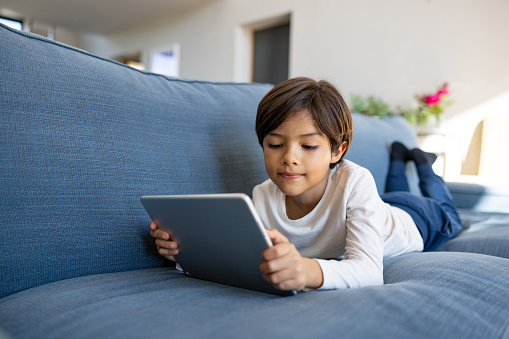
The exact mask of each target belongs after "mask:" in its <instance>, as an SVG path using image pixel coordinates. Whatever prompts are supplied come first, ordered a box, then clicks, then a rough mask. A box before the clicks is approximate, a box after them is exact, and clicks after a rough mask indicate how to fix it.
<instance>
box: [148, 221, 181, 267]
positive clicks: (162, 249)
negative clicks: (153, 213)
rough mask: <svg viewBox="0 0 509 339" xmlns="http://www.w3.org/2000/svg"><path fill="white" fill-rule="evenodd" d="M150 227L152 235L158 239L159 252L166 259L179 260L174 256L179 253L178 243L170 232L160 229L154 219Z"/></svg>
mask: <svg viewBox="0 0 509 339" xmlns="http://www.w3.org/2000/svg"><path fill="white" fill-rule="evenodd" d="M149 227H150V235H151V236H152V238H154V239H156V246H157V252H159V254H160V255H162V256H163V257H165V258H166V259H168V260H171V261H175V262H177V260H175V257H174V256H175V255H177V254H179V250H178V249H177V247H178V244H177V243H176V242H174V241H173V240H172V239H171V236H170V234H169V233H168V232H166V231H163V230H160V229H158V228H157V224H156V223H155V222H153V221H152V222H151V223H150V225H149Z"/></svg>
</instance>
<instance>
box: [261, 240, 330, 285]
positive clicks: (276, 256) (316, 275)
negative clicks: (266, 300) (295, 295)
mask: <svg viewBox="0 0 509 339" xmlns="http://www.w3.org/2000/svg"><path fill="white" fill-rule="evenodd" d="M267 233H268V235H269V237H270V239H271V240H272V242H273V243H274V246H273V247H271V248H268V249H266V250H265V251H263V253H262V259H263V261H264V262H263V263H262V264H261V265H260V271H262V273H263V278H264V279H265V280H267V281H268V282H269V283H271V284H272V285H274V287H275V288H277V289H280V290H302V289H304V288H311V289H312V288H318V287H320V286H321V285H322V284H323V274H322V269H321V268H320V265H319V264H318V262H317V261H316V260H312V259H308V258H304V257H302V256H301V255H300V253H299V251H297V249H296V248H295V246H294V245H293V244H292V243H290V242H289V241H288V239H287V238H286V237H285V236H284V235H282V234H281V233H280V232H279V231H277V230H267Z"/></svg>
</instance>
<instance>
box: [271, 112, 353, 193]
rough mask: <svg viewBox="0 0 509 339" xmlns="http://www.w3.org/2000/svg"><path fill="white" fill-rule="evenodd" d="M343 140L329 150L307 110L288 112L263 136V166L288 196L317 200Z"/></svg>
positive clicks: (344, 145) (325, 140)
mask: <svg viewBox="0 0 509 339" xmlns="http://www.w3.org/2000/svg"><path fill="white" fill-rule="evenodd" d="M345 148H346V143H343V144H342V145H341V146H340V147H339V150H338V151H337V152H334V153H333V152H332V151H331V148H330V141H329V138H328V137H327V136H326V135H325V134H323V133H322V132H321V131H320V129H319V128H318V126H317V125H316V122H315V121H314V120H313V119H312V117H311V115H310V114H309V113H308V112H307V111H302V112H297V113H294V114H291V115H290V116H288V118H286V120H285V121H283V123H282V124H281V125H280V126H279V127H277V128H276V129H275V130H273V131H271V132H270V133H269V134H267V136H265V138H264V139H263V155H264V159H265V169H266V170H267V174H268V175H269V178H270V179H271V180H272V181H273V182H274V183H275V184H276V185H277V187H279V189H280V190H281V191H282V192H283V193H284V194H286V195H287V196H288V197H291V198H293V199H295V200H296V201H297V200H299V201H300V202H301V203H318V201H319V200H320V199H321V197H322V196H323V193H324V192H325V188H326V187H327V181H328V176H329V165H330V164H331V163H336V162H337V161H339V159H340V158H341V155H342V154H343V152H344V150H345Z"/></svg>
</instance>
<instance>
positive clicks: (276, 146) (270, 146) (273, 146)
mask: <svg viewBox="0 0 509 339" xmlns="http://www.w3.org/2000/svg"><path fill="white" fill-rule="evenodd" d="M267 146H269V148H279V147H281V146H283V145H281V144H268V145H267Z"/></svg>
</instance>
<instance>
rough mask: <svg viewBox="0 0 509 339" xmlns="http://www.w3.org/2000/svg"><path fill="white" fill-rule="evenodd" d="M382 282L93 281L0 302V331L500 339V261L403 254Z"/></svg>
mask: <svg viewBox="0 0 509 339" xmlns="http://www.w3.org/2000/svg"><path fill="white" fill-rule="evenodd" d="M384 278H385V283H386V284H385V285H384V286H379V287H369V288H362V289H353V290H337V291H314V292H307V293H303V294H299V295H297V296H293V297H278V296H273V295H269V294H264V293H259V292H253V291H248V290H243V289H238V288H234V287H229V286H225V285H218V284H214V283H210V282H205V281H201V280H197V279H193V278H190V277H187V276H185V275H184V274H182V273H180V272H178V271H176V270H174V269H170V268H155V269H145V270H137V271H130V272H121V273H109V274H102V275H92V276H87V277H82V278H74V279H71V280H64V281H59V282H55V283H52V284H47V285H44V286H40V287H37V288H33V289H30V290H26V291H24V292H20V293H17V294H14V295H12V296H9V297H7V298H3V299H0V326H4V327H5V329H6V330H7V331H10V332H11V333H12V335H13V336H14V337H18V338H26V339H30V338H53V339H57V338H151V337H152V338H157V337H160V338H166V337H175V338H177V337H184V338H218V337H220V338H331V337H334V338H373V337H381V338H426V339H427V338H437V337H440V338H501V337H503V333H504V331H507V330H508V326H509V309H508V308H507V301H508V300H509V289H508V288H507V281H509V260H506V259H500V258H494V257H489V256H484V255H478V254H467V253H417V254H409V255H403V256H401V257H396V258H392V259H388V260H386V262H385V270H384ZM20 314H23V316H19V315H20ZM27 319H28V320H29V322H28V323H27ZM505 333H506V334H507V332H505ZM375 334H376V335H375Z"/></svg>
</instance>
